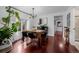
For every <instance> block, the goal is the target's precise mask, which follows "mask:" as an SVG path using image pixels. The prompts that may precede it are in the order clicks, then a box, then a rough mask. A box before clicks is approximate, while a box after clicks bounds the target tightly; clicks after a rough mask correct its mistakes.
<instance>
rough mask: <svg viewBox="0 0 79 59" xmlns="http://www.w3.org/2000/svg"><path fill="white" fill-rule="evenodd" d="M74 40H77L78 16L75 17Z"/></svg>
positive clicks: (78, 34)
mask: <svg viewBox="0 0 79 59" xmlns="http://www.w3.org/2000/svg"><path fill="white" fill-rule="evenodd" d="M75 41H79V16H77V17H75Z"/></svg>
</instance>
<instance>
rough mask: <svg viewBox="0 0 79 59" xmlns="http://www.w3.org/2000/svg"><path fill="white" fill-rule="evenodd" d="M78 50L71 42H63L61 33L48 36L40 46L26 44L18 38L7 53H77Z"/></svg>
mask: <svg viewBox="0 0 79 59" xmlns="http://www.w3.org/2000/svg"><path fill="white" fill-rule="evenodd" d="M77 52H79V51H78V50H77V49H76V48H75V47H74V46H72V45H71V44H64V42H63V39H62V37H61V35H55V37H53V36H49V37H48V43H47V44H46V45H42V47H36V46H34V45H31V44H30V45H29V46H27V45H26V42H22V40H19V41H17V42H15V43H14V44H13V48H12V50H11V51H10V52H9V53H77Z"/></svg>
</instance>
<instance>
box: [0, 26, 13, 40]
mask: <svg viewBox="0 0 79 59" xmlns="http://www.w3.org/2000/svg"><path fill="white" fill-rule="evenodd" d="M12 34H13V31H12V30H11V29H10V28H9V27H6V26H4V27H2V28H0V39H1V40H3V39H10V37H11V36H12Z"/></svg>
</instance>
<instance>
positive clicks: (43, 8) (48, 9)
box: [14, 6, 69, 15]
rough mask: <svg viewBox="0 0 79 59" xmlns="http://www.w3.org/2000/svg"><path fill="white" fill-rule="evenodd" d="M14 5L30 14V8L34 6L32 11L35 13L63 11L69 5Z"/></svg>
mask: <svg viewBox="0 0 79 59" xmlns="http://www.w3.org/2000/svg"><path fill="white" fill-rule="evenodd" d="M14 7H15V8H17V9H20V10H22V11H24V12H27V13H30V14H32V8H35V9H34V13H35V14H37V15H44V14H50V13H57V12H64V11H66V10H67V9H68V8H69V6H14Z"/></svg>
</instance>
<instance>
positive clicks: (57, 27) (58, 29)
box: [54, 16, 63, 36]
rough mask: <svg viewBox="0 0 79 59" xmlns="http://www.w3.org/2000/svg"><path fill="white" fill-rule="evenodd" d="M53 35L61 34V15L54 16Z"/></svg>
mask: <svg viewBox="0 0 79 59" xmlns="http://www.w3.org/2000/svg"><path fill="white" fill-rule="evenodd" d="M54 35H60V36H63V16H54Z"/></svg>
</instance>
